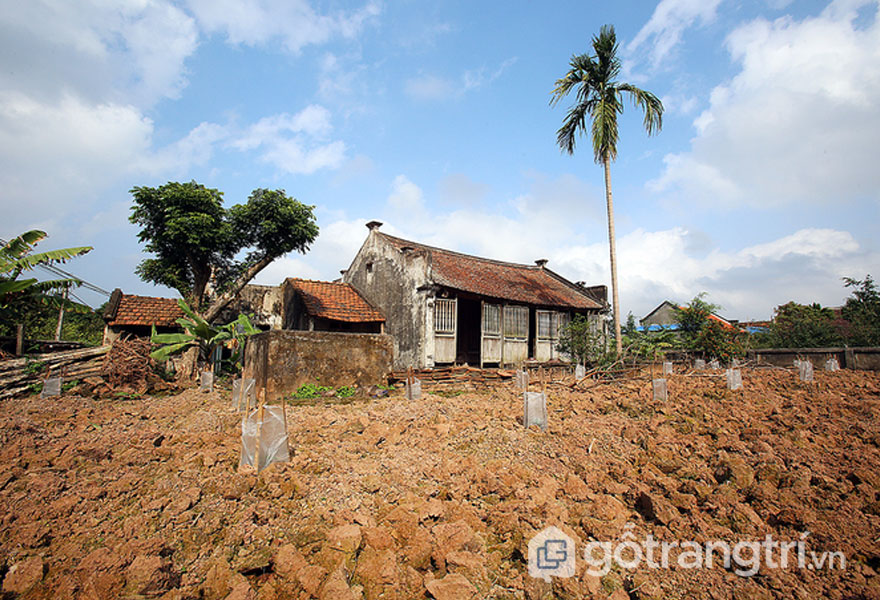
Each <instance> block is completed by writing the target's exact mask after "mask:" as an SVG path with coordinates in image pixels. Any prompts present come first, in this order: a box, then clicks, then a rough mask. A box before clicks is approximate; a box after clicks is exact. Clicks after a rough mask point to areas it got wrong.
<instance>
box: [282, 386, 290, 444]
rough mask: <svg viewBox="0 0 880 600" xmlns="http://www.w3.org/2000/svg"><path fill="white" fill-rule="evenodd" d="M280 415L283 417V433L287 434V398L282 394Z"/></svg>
mask: <svg viewBox="0 0 880 600" xmlns="http://www.w3.org/2000/svg"><path fill="white" fill-rule="evenodd" d="M281 415H282V416H283V417H284V435H287V399H286V398H285V397H284V396H283V395H282V396H281ZM289 441H290V440H289V439H288V442H289Z"/></svg>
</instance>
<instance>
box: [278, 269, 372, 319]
mask: <svg viewBox="0 0 880 600" xmlns="http://www.w3.org/2000/svg"><path fill="white" fill-rule="evenodd" d="M282 288H283V290H284V291H283V296H284V317H283V323H284V329H298V330H301V331H341V332H348V333H384V331H383V329H384V324H385V317H383V316H382V313H380V312H379V311H378V310H376V309H375V308H373V307H372V306H370V303H369V302H367V301H366V300H365V299H364V298H363V296H361V295H360V294H359V293H358V292H357V290H356V289H354V288H353V287H352V286H350V285H349V284H347V283H342V282H338V281H311V280H308V279H297V278H293V277H291V278H289V279H287V280H285V281H284V283H283V284H282Z"/></svg>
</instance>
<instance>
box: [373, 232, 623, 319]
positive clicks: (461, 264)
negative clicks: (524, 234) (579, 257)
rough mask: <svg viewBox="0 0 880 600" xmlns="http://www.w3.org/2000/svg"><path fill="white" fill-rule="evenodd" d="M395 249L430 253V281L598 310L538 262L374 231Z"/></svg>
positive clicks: (525, 300) (580, 290) (579, 291)
mask: <svg viewBox="0 0 880 600" xmlns="http://www.w3.org/2000/svg"><path fill="white" fill-rule="evenodd" d="M376 233H377V234H378V235H380V236H382V237H383V238H384V239H385V240H387V241H388V243H390V244H391V245H393V246H394V247H396V248H397V249H398V250H405V249H407V248H408V249H411V250H413V251H421V252H426V253H428V254H429V255H430V259H431V268H432V276H433V279H434V282H435V283H437V284H438V285H442V286H445V287H448V288H451V289H455V290H460V291H464V292H470V293H473V294H478V295H481V296H488V297H490V298H497V299H500V300H508V301H512V302H523V303H526V304H537V305H541V306H550V307H558V308H575V309H585V310H601V309H603V308H605V306H604V304H603V303H601V302H599V301H598V300H597V299H596V298H594V297H593V296H592V295H590V294H589V293H588V292H587V291H586V288H581V287H580V286H577V285H576V284H573V283H571V282H569V281H567V280H566V279H565V278H563V277H562V276H560V275H557V274H556V273H554V272H553V271H551V270H550V269H548V268H546V267H545V266H543V264H541V265H522V264H517V263H509V262H502V261H498V260H492V259H488V258H480V257H477V256H471V255H468V254H461V253H459V252H453V251H451V250H444V249H442V248H434V247H432V246H425V245H424V244H418V243H415V242H410V241H408V240H403V239H400V238H396V237H393V236H390V235H387V234H384V233H379V232H376Z"/></svg>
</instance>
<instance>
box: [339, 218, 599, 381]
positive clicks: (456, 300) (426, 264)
mask: <svg viewBox="0 0 880 600" xmlns="http://www.w3.org/2000/svg"><path fill="white" fill-rule="evenodd" d="M381 225H382V224H381V223H379V222H377V221H371V222H370V223H368V224H367V228H368V229H369V235H368V236H367V239H366V241H364V243H363V245H362V246H361V248H360V250H359V251H358V253H357V255H356V256H355V258H354V260H353V262H352V263H351V266H350V267H349V268H348V270H346V271H345V272H344V273H343V277H342V280H343V282H344V283H347V284H350V285H351V286H352V287H353V288H354V289H356V290H357V291H358V292H359V293H360V295H361V296H362V297H363V298H364V299H365V300H366V301H367V302H368V303H369V304H370V305H372V306H374V307H376V308H377V309H379V310H380V311H382V314H383V315H384V316H385V319H386V321H385V330H386V332H387V333H389V334H391V336H392V337H393V338H394V346H395V359H394V364H395V368H405V367H408V366H413V367H418V368H425V367H434V366H437V365H443V364H452V363H458V364H464V363H466V364H470V365H475V366H485V365H516V364H519V363H522V362H523V361H526V360H528V359H535V360H538V361H542V362H544V361H550V360H554V359H563V360H564V359H565V357H563V356H560V353H559V351H558V350H557V343H558V339H559V333H560V331H561V329H562V328H563V327H564V326H565V325H566V324H567V323H568V322H569V321H570V320H571V319H572V317H573V315H575V314H582V315H586V316H588V317H590V318H592V319H594V322H595V323H596V327H597V328H601V327H602V319H601V318H600V313H602V312H605V311H607V309H608V303H607V288H606V287H605V286H604V285H601V286H593V287H586V286H584V285H582V284H576V283H572V282H570V281H568V280H567V279H565V278H564V277H562V276H561V275H558V274H556V273H554V272H553V271H551V270H550V269H548V268H547V267H546V263H547V261H546V260H538V261H535V263H536V264H535V265H523V264H515V263H509V262H502V261H498V260H491V259H487V258H479V257H476V256H470V255H467V254H462V253H459V252H453V251H450V250H444V249H442V248H434V247H431V246H426V245H424V244H419V243H416V242H411V241H408V240H404V239H400V238H396V237H393V236H390V235H387V234H384V233H381V232H380V231H379V228H380V226H381Z"/></svg>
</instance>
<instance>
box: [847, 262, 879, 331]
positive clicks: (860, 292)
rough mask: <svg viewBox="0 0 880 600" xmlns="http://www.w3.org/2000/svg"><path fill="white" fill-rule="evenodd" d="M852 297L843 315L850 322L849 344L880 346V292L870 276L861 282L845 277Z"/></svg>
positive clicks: (848, 300) (848, 299)
mask: <svg viewBox="0 0 880 600" xmlns="http://www.w3.org/2000/svg"><path fill="white" fill-rule="evenodd" d="M843 281H844V283H845V285H846V287H848V288H853V291H852V295H851V296H850V297H849V298H847V299H846V304H844V306H843V310H842V311H841V312H842V315H843V318H844V319H845V320H846V321H847V322H848V332H847V333H848V335H847V339H846V341H847V343H848V344H850V345H851V346H880V290H878V289H877V284H875V283H874V280H873V279H872V278H871V276H870V275H866V276H865V279H864V280H862V281H859V280H858V279H852V278H850V277H844V278H843Z"/></svg>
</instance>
